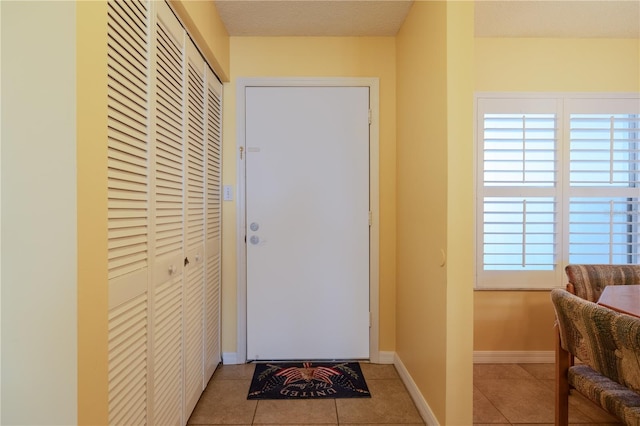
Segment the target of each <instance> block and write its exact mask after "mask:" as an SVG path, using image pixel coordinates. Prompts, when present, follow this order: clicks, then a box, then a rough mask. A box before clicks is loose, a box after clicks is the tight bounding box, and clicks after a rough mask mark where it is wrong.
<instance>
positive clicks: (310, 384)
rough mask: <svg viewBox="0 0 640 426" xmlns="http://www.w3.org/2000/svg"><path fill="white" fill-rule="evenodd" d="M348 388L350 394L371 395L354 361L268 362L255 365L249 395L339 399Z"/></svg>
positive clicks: (255, 396)
mask: <svg viewBox="0 0 640 426" xmlns="http://www.w3.org/2000/svg"><path fill="white" fill-rule="evenodd" d="M356 366H357V364H356ZM354 368H355V369H354ZM345 391H346V392H350V394H349V395H350V396H349V397H354V396H363V397H369V396H370V393H369V390H368V388H367V386H366V383H365V382H364V379H363V378H362V373H361V372H360V367H359V366H357V367H354V365H353V363H348V362H343V363H315V364H314V363H312V362H303V363H289V364H284V365H283V364H280V365H278V364H270V363H268V364H263V365H259V366H257V367H256V372H255V373H254V378H253V381H252V383H251V389H250V390H249V395H248V398H249V399H258V398H267V399H272V398H274V399H280V398H336V397H340V395H343V394H344V392H345ZM343 397H344V396H343Z"/></svg>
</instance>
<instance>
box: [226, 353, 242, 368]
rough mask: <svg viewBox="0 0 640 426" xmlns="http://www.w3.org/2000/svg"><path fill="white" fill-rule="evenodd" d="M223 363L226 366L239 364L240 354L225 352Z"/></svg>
mask: <svg viewBox="0 0 640 426" xmlns="http://www.w3.org/2000/svg"><path fill="white" fill-rule="evenodd" d="M222 363H223V364H224V365H234V364H239V362H238V354H237V353H236V352H223V353H222Z"/></svg>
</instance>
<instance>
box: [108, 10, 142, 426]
mask: <svg viewBox="0 0 640 426" xmlns="http://www.w3.org/2000/svg"><path fill="white" fill-rule="evenodd" d="M148 23H149V10H148V4H147V3H145V2H138V1H127V2H122V1H119V2H109V3H108V29H107V37H108V54H109V56H108V100H107V104H108V197H109V200H108V209H109V210H108V228H109V229H108V252H109V261H108V267H109V272H108V273H109V364H108V366H109V423H110V424H113V425H133V424H136V425H141V424H146V423H147V404H146V402H147V342H148V327H147V275H148V261H149V258H148V232H149V229H148V218H149V215H148V201H149V190H148V177H149V176H148V174H149V171H148V162H149V131H148V129H149V122H148V117H149V102H148V99H149V93H148V79H149V48H148V46H149V24H148Z"/></svg>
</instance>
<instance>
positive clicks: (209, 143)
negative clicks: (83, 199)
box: [203, 69, 222, 386]
mask: <svg viewBox="0 0 640 426" xmlns="http://www.w3.org/2000/svg"><path fill="white" fill-rule="evenodd" d="M206 76H207V85H206V86H207V93H206V110H207V123H206V125H207V126H206V160H207V161H206V189H207V191H206V194H207V197H206V206H207V210H206V212H207V217H206V226H205V228H206V243H205V245H206V249H205V253H206V271H205V287H204V288H205V306H204V339H205V341H204V383H203V385H205V386H206V384H207V382H208V381H209V379H210V378H211V376H212V374H213V372H214V371H215V369H216V367H217V365H218V364H219V363H220V283H221V274H220V270H221V256H220V253H221V233H222V232H221V231H222V228H221V226H222V221H221V215H222V209H221V207H222V205H221V196H220V194H221V186H222V180H221V171H222V83H220V82H219V81H218V79H217V78H216V76H215V75H214V74H213V72H211V70H209V69H207V74H206Z"/></svg>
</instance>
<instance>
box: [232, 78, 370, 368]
mask: <svg viewBox="0 0 640 426" xmlns="http://www.w3.org/2000/svg"><path fill="white" fill-rule="evenodd" d="M252 86H253V87H255V86H265V87H268V86H279V87H283V86H320V87H321V86H328V87H336V86H344V87H354V86H359V87H363V86H366V87H369V107H370V109H371V126H370V127H369V206H370V209H371V212H372V223H371V227H370V228H369V241H370V243H369V294H370V297H369V310H370V312H371V327H370V328H369V360H370V361H371V362H372V363H380V359H379V357H380V354H379V353H378V345H379V334H380V322H379V321H380V317H379V303H380V301H379V297H380V292H379V286H380V282H379V281H380V277H379V265H380V195H379V192H380V190H379V188H380V182H379V176H380V166H379V163H380V161H379V159H380V128H379V126H380V124H379V123H380V119H379V117H380V82H379V79H378V78H377V77H370V78H366V77H326V78H325V77H321V78H313V77H312V78H306V77H284V78H260V77H257V78H238V79H237V81H236V129H237V130H236V132H237V134H236V144H237V146H236V149H237V150H238V154H239V153H240V152H246V148H245V145H246V142H245V138H246V134H245V89H246V88H247V87H252ZM240 157H241V156H240V155H237V158H238V163H237V185H238V187H237V208H236V218H237V221H236V223H237V228H236V241H237V268H238V269H237V274H238V281H237V290H236V297H237V326H238V329H237V340H236V342H237V343H236V345H237V347H236V354H237V358H236V361H237V362H236V363H238V364H242V363H245V362H246V361H247V257H246V243H245V229H246V223H245V215H246V200H245V197H246V194H245V183H246V179H245V164H246V163H245V159H246V156H245V155H242V158H240ZM225 364H226V362H225Z"/></svg>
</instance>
